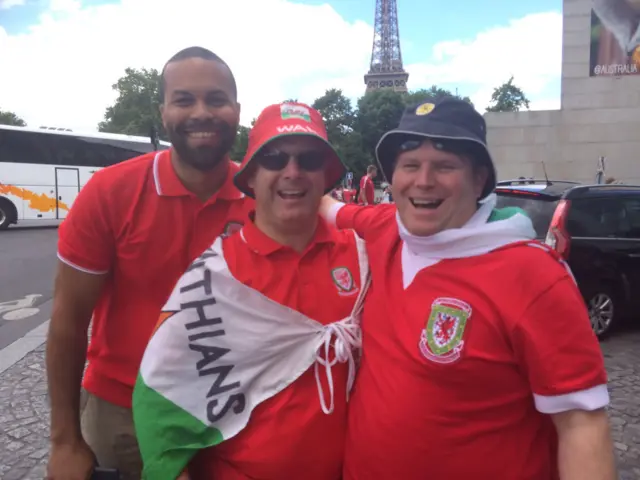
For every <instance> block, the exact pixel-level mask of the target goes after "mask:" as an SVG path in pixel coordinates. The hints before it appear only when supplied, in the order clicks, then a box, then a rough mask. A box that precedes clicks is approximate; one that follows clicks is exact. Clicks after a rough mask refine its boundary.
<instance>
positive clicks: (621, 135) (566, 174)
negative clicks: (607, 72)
mask: <svg viewBox="0 0 640 480" xmlns="http://www.w3.org/2000/svg"><path fill="white" fill-rule="evenodd" d="M563 17H564V18H563V52H562V53H563V55H562V58H563V61H562V102H561V110H555V111H532V112H516V113H487V114H485V119H486V121H487V126H488V137H489V147H490V148H491V151H492V153H493V155H494V160H495V161H496V163H497V168H498V176H499V178H500V179H507V178H515V177H519V176H525V177H530V176H533V177H536V178H542V177H543V170H542V162H543V161H544V164H545V167H546V169H547V173H548V174H549V176H550V177H553V178H556V179H567V180H576V181H583V182H585V181H593V179H594V178H595V174H596V169H597V165H598V159H599V157H600V156H605V157H606V159H607V160H606V174H607V176H613V177H615V178H616V179H617V180H621V181H623V182H624V183H636V184H640V75H629V76H622V77H590V76H589V39H590V28H591V25H590V19H591V0H564V2H563Z"/></svg>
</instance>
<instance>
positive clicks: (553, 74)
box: [407, 12, 562, 109]
mask: <svg viewBox="0 0 640 480" xmlns="http://www.w3.org/2000/svg"><path fill="white" fill-rule="evenodd" d="M561 46H562V14H561V13H559V12H549V13H537V14H531V15H527V16H526V17H523V18H520V19H516V20H512V21H510V22H509V24H508V25H506V26H500V27H494V28H490V29H487V30H485V31H483V32H481V33H479V34H478V35H476V36H475V38H473V39H472V40H469V41H459V40H453V41H444V42H441V43H438V44H436V45H435V46H434V48H433V58H434V59H435V62H432V63H427V59H425V62H422V63H417V64H412V65H408V66H407V71H408V72H409V74H410V77H409V82H410V83H411V85H412V86H413V85H415V84H423V85H425V84H426V85H433V84H436V85H438V84H443V83H452V84H458V85H460V86H461V87H462V88H464V93H465V94H468V95H469V94H470V97H471V100H472V101H473V102H474V104H475V105H476V107H478V108H481V109H484V107H486V106H487V105H488V104H489V101H490V99H491V94H492V93H493V89H494V88H495V87H497V86H498V85H501V84H502V83H504V82H506V81H507V80H508V79H509V77H511V76H512V75H513V76H514V83H515V84H516V85H518V86H519V87H520V88H521V89H522V90H524V92H525V94H526V95H527V96H528V97H529V98H530V99H531V100H532V107H534V106H535V105H537V101H538V100H540V101H541V102H542V104H545V105H549V104H550V103H549V102H552V101H555V99H548V98H544V97H543V96H542V97H541V95H544V89H545V87H546V86H547V85H549V84H550V83H551V82H552V81H554V80H557V79H558V78H559V77H560V73H561V63H562V48H561ZM461 93H463V92H461ZM553 104H554V105H556V104H557V105H558V108H559V99H557V103H553ZM536 109H539V108H538V107H536Z"/></svg>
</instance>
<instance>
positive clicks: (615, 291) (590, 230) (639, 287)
mask: <svg viewBox="0 0 640 480" xmlns="http://www.w3.org/2000/svg"><path fill="white" fill-rule="evenodd" d="M496 194H497V196H498V205H497V206H498V207H507V206H510V207H520V208H522V209H523V210H524V211H526V212H527V214H528V215H529V217H530V218H531V220H532V222H533V226H534V228H535V230H536V233H537V236H538V238H539V239H540V240H542V241H544V242H545V243H547V244H548V245H550V246H551V247H553V248H554V249H555V250H556V251H557V252H558V253H560V255H562V257H563V258H565V259H566V260H567V263H568V264H569V266H570V267H571V270H572V272H573V274H574V276H575V278H576V281H577V283H578V287H579V288H580V291H581V293H582V295H583V297H584V299H585V302H586V303H587V307H588V309H589V315H590V317H591V325H592V327H593V330H594V332H595V333H596V334H597V335H598V336H599V337H600V338H602V337H604V336H606V335H607V334H608V333H609V332H610V331H611V330H612V329H613V328H614V327H615V326H617V325H618V324H619V323H620V321H621V320H622V319H623V318H627V317H629V316H630V315H631V314H635V315H636V316H637V315H638V311H640V186H633V185H581V184H579V183H574V182H564V181H550V180H523V179H518V180H509V181H503V182H498V186H497V187H496Z"/></svg>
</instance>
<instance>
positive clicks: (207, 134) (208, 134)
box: [187, 131, 215, 139]
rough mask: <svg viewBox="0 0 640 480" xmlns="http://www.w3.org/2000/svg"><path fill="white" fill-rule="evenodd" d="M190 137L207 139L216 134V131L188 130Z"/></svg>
mask: <svg viewBox="0 0 640 480" xmlns="http://www.w3.org/2000/svg"><path fill="white" fill-rule="evenodd" d="M187 136H188V137H189V138H198V139H207V138H212V137H214V136H215V132H211V131H208V132H187Z"/></svg>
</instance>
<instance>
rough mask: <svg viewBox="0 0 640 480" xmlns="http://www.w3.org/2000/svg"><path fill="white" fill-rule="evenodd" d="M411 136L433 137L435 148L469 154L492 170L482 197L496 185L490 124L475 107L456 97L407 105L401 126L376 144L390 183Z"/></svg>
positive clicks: (377, 152)
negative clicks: (488, 130)
mask: <svg viewBox="0 0 640 480" xmlns="http://www.w3.org/2000/svg"><path fill="white" fill-rule="evenodd" d="M412 137H414V138H415V137H418V138H423V139H430V140H433V141H434V142H435V143H436V147H439V148H442V149H443V150H447V151H452V152H456V153H463V154H466V155H467V156H469V157H470V158H471V159H472V160H473V161H474V162H477V164H478V165H480V166H484V167H486V168H487V170H488V172H489V176H488V177H487V183H486V184H485V186H484V189H483V190H482V195H481V197H480V199H482V198H485V197H486V196H487V195H489V194H490V193H491V192H493V190H494V189H495V187H496V170H495V166H494V164H493V160H492V158H491V154H490V153H489V149H488V148H487V124H486V122H485V121H484V117H483V116H482V115H480V113H478V112H477V111H476V109H475V108H473V106H472V105H471V104H470V103H468V102H466V101H464V100H460V99H459V98H456V97H445V98H443V99H441V100H439V101H436V102H433V103H421V104H418V105H413V106H410V107H408V108H407V109H406V110H405V111H404V113H403V114H402V118H401V119H400V124H399V125H398V128H396V129H393V130H391V131H389V132H387V133H385V134H384V135H383V136H382V138H381V139H380V141H379V142H378V145H377V146H376V159H377V160H378V165H379V166H380V169H381V170H382V173H383V175H384V176H385V178H386V180H387V181H388V182H390V181H391V177H392V176H393V168H394V163H395V161H396V156H397V154H398V152H399V149H400V145H401V144H403V143H404V142H406V141H407V140H408V139H411V138H412Z"/></svg>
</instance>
